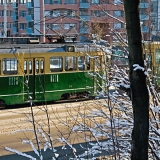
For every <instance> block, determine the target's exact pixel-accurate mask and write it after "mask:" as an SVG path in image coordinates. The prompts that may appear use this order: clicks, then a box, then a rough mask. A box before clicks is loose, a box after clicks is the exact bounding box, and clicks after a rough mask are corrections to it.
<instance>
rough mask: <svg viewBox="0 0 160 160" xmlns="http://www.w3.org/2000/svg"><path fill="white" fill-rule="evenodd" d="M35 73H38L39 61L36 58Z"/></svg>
mask: <svg viewBox="0 0 160 160" xmlns="http://www.w3.org/2000/svg"><path fill="white" fill-rule="evenodd" d="M36 73H39V61H38V60H36Z"/></svg>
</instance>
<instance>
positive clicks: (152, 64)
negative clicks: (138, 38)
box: [144, 42, 160, 91]
mask: <svg viewBox="0 0 160 160" xmlns="http://www.w3.org/2000/svg"><path fill="white" fill-rule="evenodd" d="M144 51H145V52H144V54H145V56H146V58H145V59H146V61H147V65H148V66H147V67H148V68H151V71H152V72H151V73H152V74H151V75H152V77H151V78H152V80H153V83H154V85H155V87H156V89H157V90H158V91H159V90H160V42H145V43H144Z"/></svg>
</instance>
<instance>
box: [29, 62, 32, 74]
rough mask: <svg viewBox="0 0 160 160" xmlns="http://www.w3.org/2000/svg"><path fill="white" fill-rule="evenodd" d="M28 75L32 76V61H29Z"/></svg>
mask: <svg viewBox="0 0 160 160" xmlns="http://www.w3.org/2000/svg"><path fill="white" fill-rule="evenodd" d="M29 74H32V61H31V60H30V61H29Z"/></svg>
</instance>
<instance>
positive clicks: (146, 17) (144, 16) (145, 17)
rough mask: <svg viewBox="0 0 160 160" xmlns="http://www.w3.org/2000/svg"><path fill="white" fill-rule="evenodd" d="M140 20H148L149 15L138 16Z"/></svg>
mask: <svg viewBox="0 0 160 160" xmlns="http://www.w3.org/2000/svg"><path fill="white" fill-rule="evenodd" d="M140 20H141V21H144V20H149V15H148V14H140Z"/></svg>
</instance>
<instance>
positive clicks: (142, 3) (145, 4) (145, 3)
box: [139, 2, 149, 8]
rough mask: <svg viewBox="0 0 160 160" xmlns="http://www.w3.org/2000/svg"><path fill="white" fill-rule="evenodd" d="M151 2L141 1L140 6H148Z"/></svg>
mask: <svg viewBox="0 0 160 160" xmlns="http://www.w3.org/2000/svg"><path fill="white" fill-rule="evenodd" d="M148 7H149V4H148V2H141V3H140V6H139V8H148Z"/></svg>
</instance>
